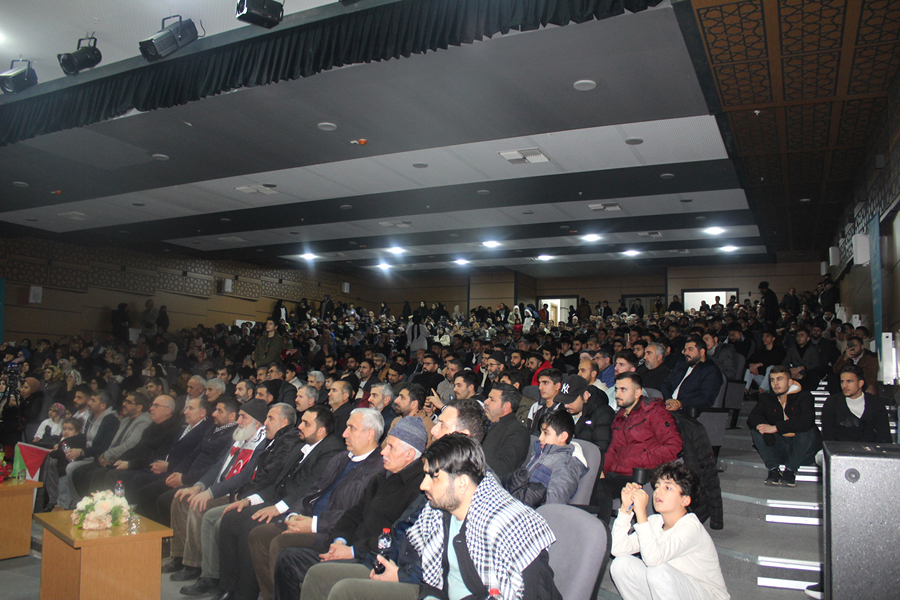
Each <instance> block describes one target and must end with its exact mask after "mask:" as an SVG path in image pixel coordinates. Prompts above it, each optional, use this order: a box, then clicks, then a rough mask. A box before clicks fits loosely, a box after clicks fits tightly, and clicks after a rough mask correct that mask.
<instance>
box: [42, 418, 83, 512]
mask: <svg viewBox="0 0 900 600" xmlns="http://www.w3.org/2000/svg"><path fill="white" fill-rule="evenodd" d="M86 447H87V436H86V435H85V434H83V433H82V432H81V420H80V419H73V418H72V417H69V418H67V419H65V420H64V421H63V422H62V439H61V440H60V441H59V445H57V446H56V447H54V448H53V450H52V451H51V452H50V454H49V455H48V456H50V457H51V458H55V459H56V472H57V473H58V474H59V486H58V488H59V492H58V494H59V497H58V498H49V502H50V504H56V508H57V509H59V510H66V509H68V508H70V507H69V502H70V499H69V478H68V477H66V465H68V464H69V459H67V458H66V451H69V450H74V449H76V448H78V449H81V450H84V449H85V448H86ZM64 449H65V451H64Z"/></svg>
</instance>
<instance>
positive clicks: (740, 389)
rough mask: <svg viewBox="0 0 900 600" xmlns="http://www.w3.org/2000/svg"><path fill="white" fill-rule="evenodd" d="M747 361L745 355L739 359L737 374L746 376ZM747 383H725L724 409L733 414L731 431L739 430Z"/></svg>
mask: <svg viewBox="0 0 900 600" xmlns="http://www.w3.org/2000/svg"><path fill="white" fill-rule="evenodd" d="M746 365H747V359H746V358H745V357H744V355H743V354H738V357H737V372H738V373H740V374H744V373H745V372H746V370H747V369H746ZM745 385H746V383H745V382H744V380H743V379H729V380H728V381H727V382H726V383H725V400H724V402H723V407H724V408H726V409H728V411H729V412H730V413H731V423H730V424H729V426H728V428H729V429H737V422H738V417H739V416H740V414H741V407H743V405H744V386H745Z"/></svg>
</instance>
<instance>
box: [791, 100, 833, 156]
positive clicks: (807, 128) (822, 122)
mask: <svg viewBox="0 0 900 600" xmlns="http://www.w3.org/2000/svg"><path fill="white" fill-rule="evenodd" d="M784 110H785V117H786V119H785V120H786V123H787V124H786V126H787V139H788V148H789V149H791V150H801V149H806V148H822V147H824V146H827V145H828V132H829V130H830V129H831V104H830V103H824V104H800V105H793V106H786V107H785V109H784Z"/></svg>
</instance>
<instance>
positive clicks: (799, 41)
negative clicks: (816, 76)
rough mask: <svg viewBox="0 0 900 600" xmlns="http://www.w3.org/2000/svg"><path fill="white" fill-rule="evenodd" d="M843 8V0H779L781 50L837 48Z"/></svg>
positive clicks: (839, 43) (787, 51)
mask: <svg viewBox="0 0 900 600" xmlns="http://www.w3.org/2000/svg"><path fill="white" fill-rule="evenodd" d="M845 10H846V5H845V1H844V0H780V1H779V2H778V12H779V22H780V25H781V53H782V54H800V53H801V52H819V51H822V50H831V49H834V48H840V46H841V40H842V38H843V33H844V12H845Z"/></svg>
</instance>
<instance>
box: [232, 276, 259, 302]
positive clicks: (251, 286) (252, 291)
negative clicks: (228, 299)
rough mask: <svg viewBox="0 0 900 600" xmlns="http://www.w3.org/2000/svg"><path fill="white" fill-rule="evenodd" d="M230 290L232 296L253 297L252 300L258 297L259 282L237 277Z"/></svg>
mask: <svg viewBox="0 0 900 600" xmlns="http://www.w3.org/2000/svg"><path fill="white" fill-rule="evenodd" d="M232 290H233V291H232V295H234V296H240V297H242V298H253V299H254V300H255V299H257V298H259V284H258V283H255V282H253V281H245V280H243V279H239V280H237V281H235V282H234V287H233V288H232Z"/></svg>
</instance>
